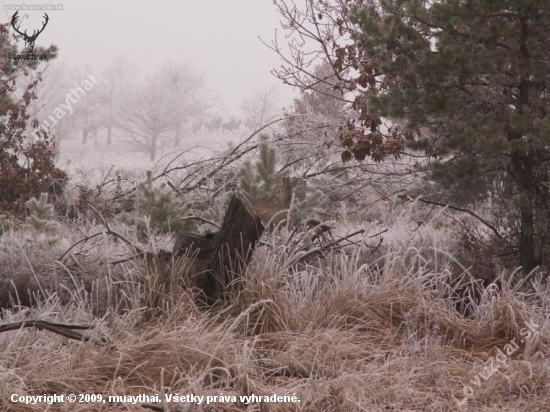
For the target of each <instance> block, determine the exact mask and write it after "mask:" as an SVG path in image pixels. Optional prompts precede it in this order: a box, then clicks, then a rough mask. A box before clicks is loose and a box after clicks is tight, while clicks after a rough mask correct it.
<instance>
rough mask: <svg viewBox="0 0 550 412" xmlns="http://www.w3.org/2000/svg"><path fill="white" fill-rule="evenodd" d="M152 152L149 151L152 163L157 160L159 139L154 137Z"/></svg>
mask: <svg viewBox="0 0 550 412" xmlns="http://www.w3.org/2000/svg"><path fill="white" fill-rule="evenodd" d="M150 149H151V150H150V151H149V158H150V159H151V161H153V162H154V161H155V159H156V158H157V137H156V136H153V138H152V139H151V148H150Z"/></svg>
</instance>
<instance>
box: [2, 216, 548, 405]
mask: <svg viewBox="0 0 550 412" xmlns="http://www.w3.org/2000/svg"><path fill="white" fill-rule="evenodd" d="M62 230H63V235H64V239H66V240H64V241H63V243H62V244H61V245H57V246H53V247H50V248H46V249H42V248H36V247H34V248H33V247H31V245H30V243H29V242H27V241H26V240H25V236H26V235H25V233H24V232H12V233H9V234H7V235H5V236H4V237H3V238H2V247H3V249H1V250H0V268H1V269H0V274H1V275H2V276H4V277H10V276H12V275H13V274H18V275H20V276H21V278H22V279H27V280H28V282H29V284H31V283H30V282H31V280H32V281H34V282H35V284H36V285H38V284H39V285H40V286H36V287H35V289H34V290H38V291H39V292H40V293H38V295H37V300H38V301H39V303H38V304H37V305H35V306H34V307H32V308H22V307H20V306H18V305H17V302H14V306H12V307H10V308H8V309H6V310H4V311H3V313H2V323H10V322H16V321H22V320H25V319H44V320H55V321H59V322H65V323H91V324H93V325H94V326H95V328H94V329H93V330H91V331H90V332H88V333H89V334H90V335H91V336H92V337H95V338H101V337H104V338H105V337H106V338H108V341H109V342H111V343H112V345H98V344H96V343H93V341H90V342H79V341H73V340H68V339H67V338H64V337H62V336H59V335H56V334H52V333H50V332H48V331H39V330H34V329H21V330H17V331H10V332H5V333H0V353H1V355H0V409H1V410H10V411H43V410H46V405H44V404H37V405H22V404H14V403H13V402H11V401H10V397H11V395H12V394H18V395H38V394H44V393H47V394H53V393H58V394H59V393H66V394H67V393H97V394H102V395H104V396H109V395H138V394H148V395H153V394H155V393H161V394H162V393H176V392H179V393H180V394H188V393H192V394H195V395H201V396H202V395H204V396H207V395H211V396H212V395H219V394H220V393H222V392H223V394H224V395H229V396H231V395H234V396H237V397H239V396H241V395H251V394H255V395H272V394H274V393H275V394H278V395H290V396H291V395H292V394H296V396H297V397H298V398H299V399H300V401H301V402H299V403H286V404H285V403H262V404H257V405H248V407H247V406H245V405H243V404H240V403H237V404H233V403H214V404H211V405H210V406H209V408H210V409H208V408H206V407H204V405H202V406H201V407H202V409H200V408H199V407H198V406H196V405H176V404H169V403H166V404H165V405H164V406H165V407H166V410H169V411H176V410H189V411H198V410H215V411H242V410H247V411H308V412H309V411H314V412H315V411H319V412H320V411H391V410H393V411H458V410H460V411H494V410H499V411H520V410H529V411H546V410H547V409H548V406H547V405H548V403H549V401H550V373H549V371H550V363H549V361H548V360H547V359H548V356H547V355H548V352H549V349H550V330H549V322H548V320H547V319H546V317H545V316H544V310H546V306H545V305H546V304H547V303H548V302H550V300H549V299H548V291H547V289H546V288H545V287H544V285H542V284H539V285H538V286H537V288H538V289H537V291H538V292H537V294H536V295H535V296H534V295H526V294H524V293H522V292H520V291H519V289H518V288H517V287H512V286H511V284H512V283H511V282H507V281H505V280H504V278H503V279H502V280H501V287H500V289H499V288H496V287H495V285H486V286H485V287H484V288H482V290H481V300H480V301H478V302H477V303H476V304H475V305H474V306H473V307H472V316H470V317H463V316H461V315H460V314H459V313H457V311H456V310H455V303H456V302H453V301H451V300H450V299H449V296H450V293H451V291H450V286H449V284H450V279H451V276H452V275H451V273H450V272H449V271H448V270H446V269H445V268H446V262H447V263H448V262H449V261H451V260H452V259H451V258H450V257H448V256H446V255H445V252H443V251H442V249H441V248H440V247H439V245H441V242H439V243H438V244H437V245H434V244H430V243H429V242H428V243H425V242H426V241H425V239H426V238H427V237H428V234H427V232H423V233H422V234H421V239H420V240H418V239H416V240H411V245H410V247H409V248H405V247H404V245H403V244H401V243H399V242H397V240H396V242H395V243H390V244H389V245H388V247H389V248H391V247H394V249H393V250H386V254H385V255H377V256H375V255H369V253H371V252H372V250H371V249H367V250H364V249H361V248H355V249H354V248H351V247H350V248H346V249H345V250H344V251H337V252H333V253H327V254H325V255H322V256H321V255H317V256H315V257H314V258H311V259H308V260H307V261H301V262H300V263H299V264H295V265H291V264H290V262H293V261H295V260H296V257H297V256H299V253H301V252H300V251H298V250H297V249H296V248H294V247H290V246H285V243H284V242H282V241H281V239H280V238H276V237H277V236H280V235H281V234H280V233H275V234H273V235H272V236H273V237H272V238H268V239H267V246H265V247H261V248H259V249H258V250H257V251H256V253H255V255H254V257H253V260H252V262H251V264H250V266H249V268H248V271H247V273H246V276H245V279H244V280H243V288H242V291H241V292H240V293H239V294H238V295H236V296H233V297H232V301H231V302H230V304H229V305H228V306H226V307H223V308H218V309H216V310H215V311H214V310H212V311H210V312H207V311H205V310H203V309H201V308H200V305H197V301H198V299H200V296H197V293H196V289H195V288H194V287H193V286H194V283H193V282H194V280H193V279H192V277H190V275H189V274H190V273H191V272H192V271H191V270H190V267H191V265H192V264H193V262H192V260H191V259H187V258H184V259H181V260H179V261H176V262H173V261H171V260H162V259H160V260H159V259H158V258H157V259H149V260H147V259H145V260H136V261H132V262H125V263H120V264H117V265H114V266H113V265H111V264H110V263H109V262H111V261H113V260H117V259H120V257H121V256H127V253H128V250H127V249H126V246H124V245H121V244H120V243H116V242H114V241H113V240H112V239H107V238H101V239H97V242H96V243H94V244H93V247H89V246H84V247H83V248H82V249H76V250H75V252H74V260H73V257H71V258H69V259H67V260H64V261H63V262H61V263H62V264H60V263H58V262H56V259H57V258H58V257H59V256H60V255H61V253H62V252H63V251H64V250H66V248H67V247H68V246H67V245H70V244H72V243H74V242H75V241H76V240H78V239H79V238H80V235H79V233H78V232H77V231H75V230H74V229H71V228H69V227H65V226H63V228H62ZM84 230H85V231H86V232H87V233H90V232H91V231H93V230H94V227H93V225H92V224H90V226H89V227H87V228H84ZM117 230H118V229H117ZM119 230H120V231H123V230H124V229H123V228H119ZM124 234H125V236H128V237H131V236H132V234H131V233H124ZM133 240H135V241H136V242H137V239H135V238H133ZM90 246H92V245H90ZM147 246H149V247H150V250H151V245H144V247H147ZM153 249H154V248H153ZM151 251H152V252H158V250H151ZM376 261H377V262H376ZM41 288H42V289H41ZM20 303H22V302H20ZM529 322H531V323H534V324H536V325H538V326H537V327H536V332H537V333H534V334H532V335H531V336H529V337H527V335H526V333H525V331H526V329H525V328H526V324H529ZM522 340H523V342H522ZM511 342H515V343H516V344H517V349H516V350H514V352H513V353H511V355H510V357H509V358H507V359H506V360H505V362H503V363H499V364H498V365H499V369H498V371H496V372H495V373H494V374H492V375H491V376H488V372H487V371H486V370H485V369H484V368H486V367H488V366H486V365H488V363H487V362H490V360H491V359H492V358H494V357H495V356H496V355H498V354H499V352H498V350H500V351H505V350H506V348H507V347H508V349H509V348H510V346H509V345H510V343H511ZM512 346H513V345H512ZM497 349H498V350H497ZM465 386H470V387H471V388H472V396H471V398H470V399H469V400H468V401H467V402H466V403H465V404H464V405H463V406H462V407H459V406H458V404H457V401H455V399H454V398H453V396H454V397H455V398H456V399H457V400H459V401H460V400H462V399H463V398H464V394H463V388H464V387H465ZM48 410H71V411H88V410H100V411H141V410H144V409H143V408H142V407H141V406H140V405H139V404H136V405H132V404H129V403H125V404H105V405H90V404H85V403H84V404H79V403H75V404H71V405H70V406H69V404H67V405H61V406H59V405H57V406H54V407H51V408H50V409H48Z"/></svg>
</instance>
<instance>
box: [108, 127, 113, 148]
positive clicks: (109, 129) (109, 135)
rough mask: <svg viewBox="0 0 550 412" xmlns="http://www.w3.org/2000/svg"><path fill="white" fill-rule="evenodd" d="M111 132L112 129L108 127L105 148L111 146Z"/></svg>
mask: <svg viewBox="0 0 550 412" xmlns="http://www.w3.org/2000/svg"><path fill="white" fill-rule="evenodd" d="M111 130H113V128H112V127H111V126H109V127H108V128H107V146H111Z"/></svg>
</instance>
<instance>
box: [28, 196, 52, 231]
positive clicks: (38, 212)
mask: <svg viewBox="0 0 550 412" xmlns="http://www.w3.org/2000/svg"><path fill="white" fill-rule="evenodd" d="M25 204H26V206H27V207H28V208H29V210H30V211H31V215H30V216H29V217H27V220H26V222H27V224H28V225H30V226H31V227H32V228H33V229H34V230H36V231H37V232H39V233H55V232H56V231H57V225H56V224H55V223H53V222H51V221H50V219H51V218H52V216H53V211H54V210H53V205H52V204H51V203H48V194H47V193H42V194H41V195H40V198H39V199H36V198H32V199H29V200H28V201H27V203H25Z"/></svg>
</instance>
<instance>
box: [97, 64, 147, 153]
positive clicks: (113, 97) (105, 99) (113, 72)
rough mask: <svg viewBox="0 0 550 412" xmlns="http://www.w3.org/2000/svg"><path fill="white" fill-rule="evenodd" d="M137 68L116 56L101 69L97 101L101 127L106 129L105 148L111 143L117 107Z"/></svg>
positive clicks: (115, 123)
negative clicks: (98, 100) (98, 101)
mask: <svg viewBox="0 0 550 412" xmlns="http://www.w3.org/2000/svg"><path fill="white" fill-rule="evenodd" d="M137 71H138V69H137V67H136V66H135V64H134V63H133V62H131V61H130V60H128V59H126V58H124V57H122V56H117V57H115V58H114V59H112V60H111V61H110V62H109V63H108V64H107V66H106V67H105V68H104V69H103V72H102V76H101V83H100V85H99V99H100V102H101V105H102V109H103V110H102V112H103V115H104V118H103V119H102V120H103V121H102V123H103V125H104V126H105V127H106V128H107V146H109V145H110V144H111V141H112V131H113V128H114V127H116V125H117V113H118V107H119V106H120V105H121V104H122V103H123V102H122V97H123V95H124V93H125V90H127V89H128V88H129V87H130V83H131V81H132V80H133V79H134V80H135V77H136V74H137Z"/></svg>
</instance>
